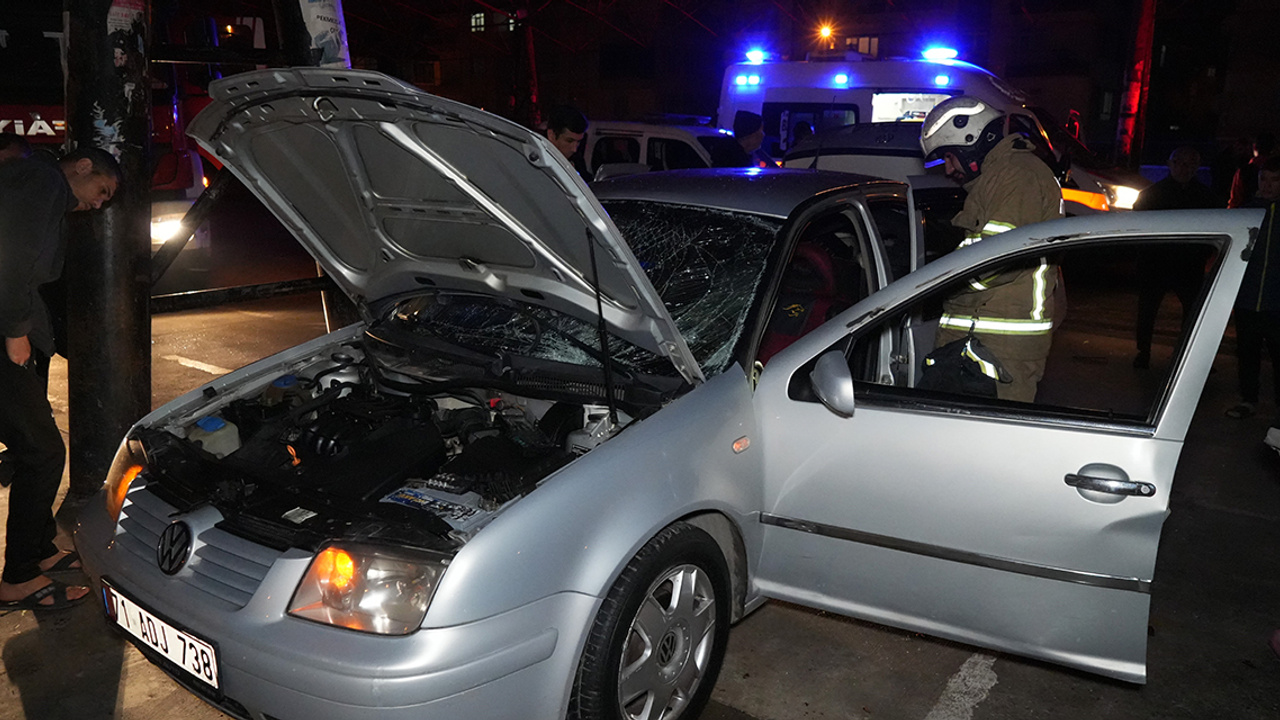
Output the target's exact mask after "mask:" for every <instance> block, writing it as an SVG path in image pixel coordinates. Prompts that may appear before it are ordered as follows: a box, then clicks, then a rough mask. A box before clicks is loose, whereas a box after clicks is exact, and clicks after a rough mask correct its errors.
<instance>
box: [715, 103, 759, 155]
mask: <svg viewBox="0 0 1280 720" xmlns="http://www.w3.org/2000/svg"><path fill="white" fill-rule="evenodd" d="M763 144H764V120H763V119H762V118H761V117H760V116H759V115H757V114H755V113H753V112H748V111H747V110H739V111H738V112H737V113H735V114H734V116H733V141H732V142H729V141H727V140H726V141H724V142H721V143H718V144H717V145H716V146H715V147H713V148H712V149H711V167H718V168H735V167H758V161H757V159H756V154H757V152H758V151H759V150H760V146H761V145H763Z"/></svg>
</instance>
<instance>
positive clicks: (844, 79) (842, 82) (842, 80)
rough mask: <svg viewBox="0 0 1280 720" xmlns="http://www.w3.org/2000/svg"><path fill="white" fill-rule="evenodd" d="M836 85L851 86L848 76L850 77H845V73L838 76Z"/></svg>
mask: <svg viewBox="0 0 1280 720" xmlns="http://www.w3.org/2000/svg"><path fill="white" fill-rule="evenodd" d="M836 84H837V85H848V84H849V76H848V75H845V74H844V73H840V74H839V75H836Z"/></svg>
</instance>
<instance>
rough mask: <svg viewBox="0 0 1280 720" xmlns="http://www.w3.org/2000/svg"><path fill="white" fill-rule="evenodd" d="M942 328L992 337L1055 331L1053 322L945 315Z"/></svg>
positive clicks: (940, 321) (940, 320) (942, 318)
mask: <svg viewBox="0 0 1280 720" xmlns="http://www.w3.org/2000/svg"><path fill="white" fill-rule="evenodd" d="M938 325H939V326H940V327H949V328H955V329H957V330H968V329H969V328H973V330H974V331H975V332H985V333H991V334H992V335H1044V334H1046V333H1048V332H1051V331H1052V330H1053V321H1052V320H993V319H990V318H972V317H967V318H966V317H958V316H955V315H943V316H942V317H941V318H940V319H939V320H938Z"/></svg>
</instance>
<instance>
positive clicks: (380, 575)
mask: <svg viewBox="0 0 1280 720" xmlns="http://www.w3.org/2000/svg"><path fill="white" fill-rule="evenodd" d="M449 559H450V557H449V556H448V555H445V554H443V553H435V552H429V551H410V550H405V549H400V548H387V547H381V546H375V545H363V544H357V543H341V544H334V545H330V546H328V547H326V548H324V549H323V550H321V551H320V552H319V553H318V554H317V555H316V557H315V559H314V560H312V561H311V567H309V568H307V574H306V576H304V577H303V578H302V582H301V583H299V584H298V589H297V590H296V591H295V592H294V593H293V599H292V600H290V601H289V614H290V615H293V616H294V617H300V618H306V619H307V620H314V621H316V622H321V623H325V624H326V625H336V626H338V627H344V628H349V629H351V630H360V631H362V632H370V633H378V634H380V635H408V634H409V633H411V632H413V631H414V630H417V629H418V627H419V626H420V625H422V619H423V618H424V617H426V614H427V606H428V605H430V604H431V595H432V594H433V593H434V592H435V590H436V586H438V585H439V584H440V578H441V576H442V575H444V571H445V568H446V567H447V566H448V564H449Z"/></svg>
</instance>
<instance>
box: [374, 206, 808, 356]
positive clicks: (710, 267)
mask: <svg viewBox="0 0 1280 720" xmlns="http://www.w3.org/2000/svg"><path fill="white" fill-rule="evenodd" d="M606 208H607V209H608V210H609V214H610V215H611V216H612V218H613V220H614V222H615V223H616V224H617V225H618V228H619V229H620V230H621V231H622V236H623V238H624V239H625V240H626V241H627V244H628V245H629V246H630V247H631V250H632V252H633V253H634V254H635V256H636V258H637V259H638V260H639V261H640V264H641V266H642V267H643V269H644V271H645V273H646V274H647V275H648V276H649V280H650V281H651V282H652V283H653V286H654V288H655V289H656V290H657V291H658V294H659V295H660V296H661V297H662V301H663V303H664V304H665V305H666V308H667V312H669V313H670V314H671V317H672V319H673V320H674V321H675V324H676V329H677V330H678V331H679V332H680V334H681V335H683V336H684V338H685V341H686V342H687V343H688V345H689V350H690V351H691V352H692V353H693V357H694V359H695V360H696V361H697V363H698V366H699V367H701V368H702V370H703V373H704V374H705V375H706V376H708V377H710V376H712V375H716V374H719V373H721V372H723V371H724V369H725V368H727V367H728V366H729V364H730V362H731V361H732V359H733V348H734V346H735V345H736V344H737V342H738V339H739V338H740V337H741V336H742V331H743V327H744V325H745V324H746V319H747V313H748V312H749V311H750V310H751V302H752V300H753V299H754V298H755V295H756V289H757V288H758V286H759V285H760V282H761V279H762V278H763V277H764V271H765V262H766V260H767V258H768V256H769V252H770V250H771V249H772V247H773V243H774V239H775V238H776V236H777V232H778V229H779V228H780V227H781V224H782V223H781V221H779V220H777V219H772V218H763V217H759V216H755V215H748V214H744V213H737V212H726V211H720V210H709V209H707V208H700V207H690V206H685V205H669V204H662V203H653V202H641V201H615V202H609V203H606ZM383 323H385V325H384V326H385V327H390V328H392V329H395V330H398V331H401V332H407V333H409V334H411V335H414V336H417V337H423V338H431V339H435V340H439V341H443V342H445V343H448V344H450V345H454V346H457V347H460V348H464V349H467V350H471V351H474V352H477V353H481V354H483V355H488V356H491V355H493V354H494V353H504V354H511V355H519V356H523V357H529V358H536V359H541V360H551V361H554V362H562V363H569V364H574V365H582V366H587V367H601V366H602V364H603V363H602V362H601V358H602V357H603V354H602V353H601V351H600V338H599V334H598V331H597V326H596V324H595V323H594V322H588V321H586V320H582V319H579V318H577V317H574V316H573V315H568V314H565V313H562V312H559V311H556V310H553V309H551V308H548V307H544V306H541V305H535V304H533V303H528V302H523V301H519V300H513V299H510V298H505V297H493V296H488V295H480V294H474V293H456V292H432V293H424V294H422V295H415V296H413V297H411V298H407V299H404V300H401V301H400V302H398V303H396V304H395V305H394V306H393V307H392V308H391V309H390V310H389V311H388V312H387V314H386V315H384V316H383ZM609 354H610V356H611V357H612V359H613V363H614V365H615V367H618V368H620V369H623V370H626V371H630V372H634V373H641V374H646V375H661V376H678V372H677V371H676V369H675V367H674V366H673V365H672V364H671V361H670V360H668V359H667V358H664V357H660V356H658V355H655V354H654V353H652V352H650V351H648V350H646V349H644V348H642V347H639V346H637V345H634V344H632V343H630V342H628V341H626V340H624V339H622V338H620V337H618V336H617V335H614V334H613V333H610V334H609Z"/></svg>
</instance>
